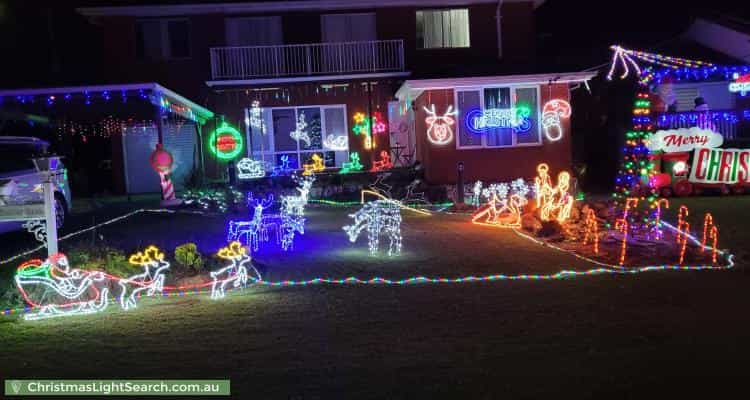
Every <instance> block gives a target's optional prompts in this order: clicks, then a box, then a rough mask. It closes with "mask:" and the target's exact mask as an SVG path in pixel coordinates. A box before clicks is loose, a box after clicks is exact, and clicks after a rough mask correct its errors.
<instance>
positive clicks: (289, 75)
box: [78, 0, 594, 183]
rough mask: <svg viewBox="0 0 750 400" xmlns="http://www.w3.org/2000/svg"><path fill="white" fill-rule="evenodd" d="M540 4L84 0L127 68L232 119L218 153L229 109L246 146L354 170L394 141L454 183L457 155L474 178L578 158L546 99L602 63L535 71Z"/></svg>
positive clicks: (213, 168)
mask: <svg viewBox="0 0 750 400" xmlns="http://www.w3.org/2000/svg"><path fill="white" fill-rule="evenodd" d="M541 3H542V1H539V0H535V1H531V0H502V1H499V0H380V1H374V0H347V1H343V0H323V1H300V0H292V1H261V2H228V3H214V2H207V3H200V2H189V3H188V2H185V3H183V4H164V5H144V6H112V7H102V6H96V7H85V8H79V9H78V12H79V13H80V14H82V15H84V16H86V17H87V18H88V19H89V20H90V21H91V22H92V23H93V24H95V25H96V26H98V27H99V31H100V33H101V35H102V38H103V40H104V42H105V43H107V44H108V46H107V49H105V52H106V53H105V63H104V64H105V65H111V66H116V68H113V69H112V71H111V72H112V74H113V77H112V79H113V80H117V81H124V82H128V81H131V82H138V81H157V82H160V83H163V84H164V85H166V86H168V87H171V88H174V89H175V90H177V91H179V92H180V93H182V94H184V95H185V96H187V97H188V98H191V99H194V100H195V101H197V102H198V103H201V104H204V105H205V106H207V107H208V108H210V109H211V110H213V111H215V112H216V113H217V114H218V115H222V116H223V121H221V120H218V119H217V120H215V121H213V126H212V122H208V123H207V124H206V126H205V128H204V132H203V134H202V136H203V137H202V139H201V140H202V141H203V143H204V145H205V146H206V147H208V148H209V150H210V148H211V147H212V146H214V150H216V146H218V144H217V143H208V142H207V137H210V136H211V135H210V131H211V130H213V129H214V128H216V127H217V126H219V124H222V123H224V122H225V123H227V124H228V125H230V126H233V127H235V128H237V130H238V131H239V132H241V134H242V137H243V138H242V142H243V143H235V144H233V145H236V146H242V147H243V149H242V151H241V152H240V155H239V156H248V157H253V158H255V159H263V160H264V161H265V162H266V163H267V166H268V168H272V167H273V166H275V165H278V164H279V163H280V162H281V161H280V160H281V159H282V157H284V158H285V159H287V160H289V161H290V166H291V167H293V168H299V167H300V165H301V164H303V163H306V162H307V161H308V160H309V159H310V158H311V157H312V155H313V154H319V155H323V156H324V158H325V163H326V165H327V166H328V167H340V166H341V165H342V163H343V162H346V161H347V160H348V159H349V156H350V153H352V152H357V153H359V155H360V158H361V160H362V163H363V164H364V166H365V168H369V166H370V165H371V164H372V162H373V161H374V160H377V159H378V158H379V154H381V152H382V151H389V152H391V154H392V155H393V156H394V158H397V159H398V160H397V164H401V165H407V164H410V163H412V162H414V161H420V162H421V163H422V164H423V165H424V166H425V170H426V177H427V179H428V180H429V181H431V182H434V183H450V182H452V181H454V180H455V167H456V163H457V162H458V161H463V162H464V163H465V165H466V178H467V179H469V180H471V179H477V178H479V179H492V180H497V179H510V178H516V177H518V176H531V175H533V171H534V168H533V167H534V166H535V165H536V163H539V162H549V163H550V164H551V167H552V168H554V169H557V168H569V167H570V165H571V162H572V161H571V149H570V134H571V132H570V116H569V115H568V116H562V118H560V115H552V114H549V113H548V112H547V113H545V112H544V110H545V106H548V104H547V102H548V101H549V100H564V101H566V102H567V101H568V100H569V90H570V87H571V86H572V85H575V84H579V83H581V82H584V81H586V80H588V79H590V78H591V77H592V76H593V75H594V74H593V73H545V74H534V72H535V71H537V70H539V68H538V67H537V66H536V65H535V58H536V57H535V47H536V46H535V43H536V42H535V41H536V36H535V27H534V10H535V8H536V7H538V6H539V5H540V4H541ZM431 107H434V110H435V113H437V114H442V113H445V112H446V111H447V110H448V109H449V107H450V108H451V109H452V110H453V111H454V112H455V115H454V116H448V117H449V118H452V122H451V124H452V125H451V126H450V127H449V129H450V130H451V132H450V133H451V135H452V136H451V138H450V139H445V138H444V137H443V138H442V139H440V140H438V142H439V144H435V143H434V142H435V141H434V140H428V137H429V136H430V132H431V133H433V134H434V133H435V132H437V131H434V130H431V129H430V128H431V126H430V124H428V123H427V122H426V121H427V117H429V115H428V114H429V111H430V110H431ZM470 111H471V112H470ZM555 112H559V110H558V109H555ZM442 116H443V115H440V117H442ZM555 118H557V119H555ZM437 121H438V122H437V126H436V127H433V128H437V129H444V128H445V127H444V126H443V125H442V122H440V121H443V122H444V121H445V120H444V119H438V120H437ZM553 123H559V126H557V125H554V126H552V128H550V127H549V126H548V125H549V124H553ZM545 124H547V125H545ZM441 126H442V128H441ZM548 129H556V130H559V133H558V131H555V132H554V133H553V134H552V135H551V136H550V134H548V133H547V130H548ZM294 132H297V133H299V132H304V137H303V138H301V139H294V138H293V137H292V136H290V133H294ZM550 138H551V139H550ZM202 153H205V154H206V160H205V165H206V172H207V173H208V174H209V175H214V176H217V175H220V171H222V170H223V166H222V165H223V164H222V160H220V159H217V158H215V157H211V154H215V153H216V151H213V152H212V151H204V152H202ZM239 156H238V157H239ZM519 160H523V163H520V164H519V162H518V161H519Z"/></svg>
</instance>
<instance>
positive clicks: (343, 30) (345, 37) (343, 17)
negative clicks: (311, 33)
mask: <svg viewBox="0 0 750 400" xmlns="http://www.w3.org/2000/svg"><path fill="white" fill-rule="evenodd" d="M320 26H321V30H322V32H321V35H322V37H323V41H324V42H326V43H330V42H366V41H370V40H375V39H376V35H375V14H374V13H367V14H326V15H322V16H321V17H320Z"/></svg>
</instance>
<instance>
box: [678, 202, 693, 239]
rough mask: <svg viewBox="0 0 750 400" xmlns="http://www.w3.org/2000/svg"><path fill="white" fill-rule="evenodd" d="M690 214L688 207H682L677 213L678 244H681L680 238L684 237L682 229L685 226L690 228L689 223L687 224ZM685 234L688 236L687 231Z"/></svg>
mask: <svg viewBox="0 0 750 400" xmlns="http://www.w3.org/2000/svg"><path fill="white" fill-rule="evenodd" d="M689 214H690V212H689V210H688V208H687V206H684V205H682V206H680V209H679V210H678V211H677V243H680V236H682V232H683V231H682V227H683V225H686V224H687V225H688V226H690V225H689V224H688V223H687V222H685V217H687V216H688V215H689ZM685 233H686V234H687V230H685Z"/></svg>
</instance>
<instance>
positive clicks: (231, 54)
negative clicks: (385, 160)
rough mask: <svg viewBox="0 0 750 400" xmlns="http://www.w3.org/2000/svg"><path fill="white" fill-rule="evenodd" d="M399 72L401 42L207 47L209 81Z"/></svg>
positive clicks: (402, 69)
mask: <svg viewBox="0 0 750 400" xmlns="http://www.w3.org/2000/svg"><path fill="white" fill-rule="evenodd" d="M402 71H404V41H403V40H374V41H367V42H342V43H312V44H292V45H280V46H242V47H213V48H211V76H212V79H213V80H246V79H263V78H287V77H289V78H291V77H306V76H323V75H349V74H372V73H387V72H402Z"/></svg>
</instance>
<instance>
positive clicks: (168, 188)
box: [159, 172, 175, 200]
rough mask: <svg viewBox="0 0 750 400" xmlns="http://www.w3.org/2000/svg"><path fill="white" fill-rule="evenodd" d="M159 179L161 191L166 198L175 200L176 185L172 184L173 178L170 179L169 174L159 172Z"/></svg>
mask: <svg viewBox="0 0 750 400" xmlns="http://www.w3.org/2000/svg"><path fill="white" fill-rule="evenodd" d="M159 181H160V183H161V191H162V196H163V197H164V200H174V199H175V196H174V185H173V184H172V180H171V179H169V174H168V173H164V172H159Z"/></svg>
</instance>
